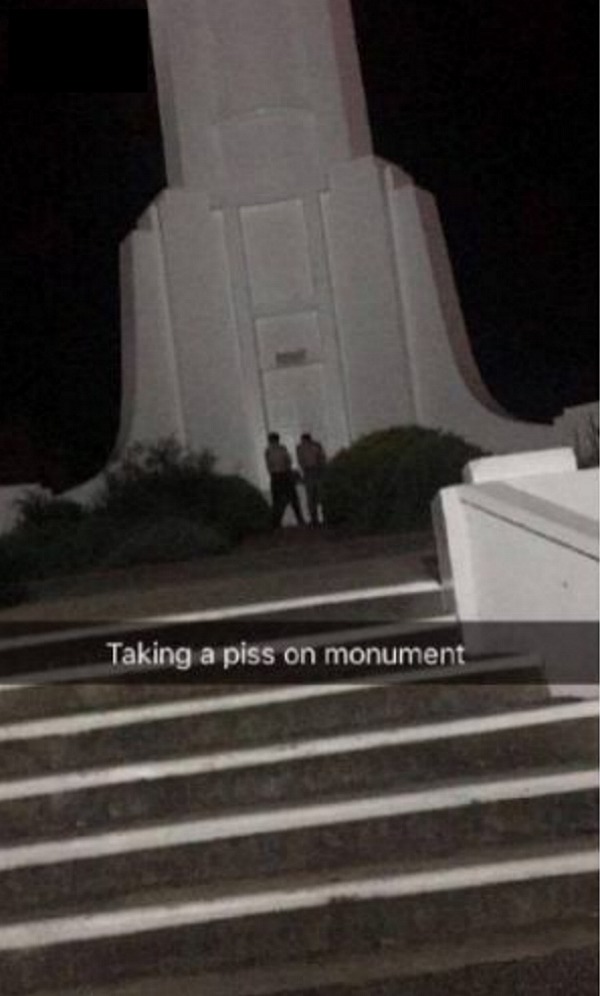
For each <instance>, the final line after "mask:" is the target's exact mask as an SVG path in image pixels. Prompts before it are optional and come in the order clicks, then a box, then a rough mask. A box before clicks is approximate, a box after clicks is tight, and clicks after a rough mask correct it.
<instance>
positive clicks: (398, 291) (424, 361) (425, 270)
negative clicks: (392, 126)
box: [120, 0, 551, 484]
mask: <svg viewBox="0 0 600 996" xmlns="http://www.w3.org/2000/svg"><path fill="white" fill-rule="evenodd" d="M149 11H150V21H151V29H152V44H153V51H154V61H155V68H156V76H157V82H158V91H159V101H160V111H161V121H162V130H163V139H164V146H165V156H166V162H167V173H168V183H169V186H168V189H167V190H165V191H164V192H163V193H162V194H161V195H160V196H159V197H158V199H157V200H156V202H155V203H154V204H153V205H152V206H151V207H150V208H149V209H148V211H147V212H146V213H145V214H144V216H143V218H142V219H140V222H139V224H138V227H137V229H136V231H135V232H134V233H132V235H131V236H130V237H129V238H128V239H127V240H126V241H125V243H124V245H123V247H122V257H121V259H122V281H123V301H124V307H123V323H124V363H125V368H126V369H125V377H124V385H125V397H124V407H123V420H122V432H121V440H120V442H121V445H126V444H128V443H130V442H133V441H139V440H151V439H156V438H158V437H159V436H161V435H162V436H164V435H165V430H166V429H168V431H169V432H170V433H171V434H172V435H175V436H177V437H178V438H179V439H181V440H182V441H183V442H185V443H187V444H188V445H191V446H193V447H195V448H203V447H207V448H210V449H212V450H213V451H214V452H215V454H216V455H217V456H218V458H219V461H220V465H221V467H222V468H223V469H227V470H232V471H237V472H240V473H243V474H245V475H246V476H248V477H249V478H251V479H252V480H254V481H256V482H257V483H259V484H260V483H263V482H264V468H263V465H262V451H263V448H264V440H265V435H266V433H267V431H268V430H271V429H276V430H278V431H279V432H280V433H281V434H282V436H283V438H284V439H285V440H286V441H288V442H289V443H292V442H293V441H294V440H295V439H296V438H297V437H298V435H299V434H300V433H301V432H302V431H310V432H312V433H313V434H314V435H316V436H318V437H319V438H321V439H322V440H323V442H324V444H325V446H326V448H327V449H328V451H329V452H332V451H334V450H336V449H338V448H339V447H341V446H343V445H346V444H347V443H348V442H350V441H351V440H352V439H354V438H356V437H357V436H360V435H362V434H364V433H366V432H369V431H371V430H374V429H378V428H385V427H387V426H390V425H397V424H402V423H409V422H412V423H414V422H420V423H421V424H424V425H438V426H441V427H443V428H452V429H453V430H455V431H458V432H461V431H462V432H463V434H465V435H466V436H467V437H468V438H470V439H471V440H472V441H474V442H479V443H483V444H484V445H485V446H487V447H489V448H492V449H514V448H519V446H523V447H524V448H525V447H526V448H531V447H532V445H550V444H551V436H550V433H549V431H548V433H547V434H546V430H545V429H544V428H539V429H538V428H537V427H528V426H527V427H525V426H522V425H519V424H518V423H514V422H511V420H509V419H507V418H505V417H503V416H502V414H501V413H500V414H498V413H493V412H492V410H491V409H492V407H493V403H492V402H491V400H490V399H488V397H487V393H486V391H485V388H484V387H483V385H482V384H481V383H480V382H479V381H478V378H477V374H476V370H475V366H474V364H473V362H472V358H471V354H470V349H469V346H468V340H467V337H466V335H465V334H464V329H463V326H462V317H461V313H460V307H459V306H458V303H457V298H456V295H455V292H454V286H453V282H452V276H451V272H450V269H449V266H448V263H447V259H446V257H445V255H444V242H443V236H442V233H441V229H440V226H439V222H438V221H437V216H436V215H435V209H434V207H433V205H432V204H431V201H430V199H428V198H427V196H426V195H424V194H423V193H422V192H420V191H418V190H417V189H416V188H415V186H414V184H413V182H412V180H411V178H410V177H409V176H407V175H406V174H405V173H404V172H403V171H402V170H401V169H400V168H398V167H396V166H392V165H391V164H389V163H385V162H382V161H381V160H379V159H378V158H376V157H375V156H374V155H373V150H372V146H371V137H370V129H369V123H368V116H367V110H366V103H365V95H364V90H363V86H362V81H361V75H360V66H359V60H358V54H357V48H356V41H355V37H354V28H353V22H352V14H351V9H350V4H349V2H348V0H149ZM467 370H468V371H469V373H468V376H467V375H466V374H465V371H467ZM469 379H470V383H469ZM474 385H475V389H476V392H478V394H479V400H477V399H476V397H475V394H473V393H472V388H473V386H474ZM488 402H489V408H488V407H486V406H487V405H488ZM536 434H537V435H536ZM534 437H535V438H534Z"/></svg>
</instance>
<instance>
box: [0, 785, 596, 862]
mask: <svg viewBox="0 0 600 996" xmlns="http://www.w3.org/2000/svg"><path fill="white" fill-rule="evenodd" d="M597 787H598V772H597V771H595V770H589V771H573V772H567V773H563V774H559V775H541V776H537V777H528V778H506V779H495V780H491V779H490V780H487V781H477V782H472V783H468V782H467V783H465V784H461V785H448V786H444V787H437V788H429V789H427V791H426V792H403V793H401V794H391V795H381V796H375V797H373V796H367V797H357V798H353V799H345V800H344V801H343V802H333V803H319V804H317V805H309V806H307V805H304V806H290V807H288V808H285V809H282V808H281V807H280V806H279V807H277V808H275V809H264V810H258V811H252V812H250V813H249V812H244V813H243V815H242V814H240V813H235V814H233V815H229V816H220V817H216V818H209V819H203V820H190V821H185V822H184V821H181V822H177V823H168V824H159V825H155V826H151V827H143V828H142V829H139V830H138V829H136V830H118V831H112V832H111V833H102V834H88V835H86V836H85V837H73V838H67V839H65V838H63V839H62V840H56V841H44V842H43V843H38V844H25V845H18V846H16V847H15V846H13V847H4V848H0V872H3V871H10V870H13V869H15V868H27V867H32V866H41V865H49V864H62V863H64V862H67V861H85V860H86V859H90V858H102V857H107V856H111V855H117V854H135V853H136V852H140V851H150V850H157V849H162V848H167V847H180V846H182V845H186V844H200V843H205V842H209V841H216V840H236V839H241V838H244V837H251V836H254V835H258V834H273V833H286V832H289V831H296V830H307V829H315V828H318V827H328V826H339V825H340V824H344V823H352V824H354V823H361V822H364V821H366V820H379V819H382V820H385V819H391V818H393V817H395V816H404V815H410V814H414V813H435V812H445V811H452V810H456V809H461V808H464V807H469V808H471V807H473V806H485V805H487V804H490V803H497V802H509V801H511V800H516V799H541V798H544V797H547V796H561V797H562V796H563V795H565V794H567V795H570V794H572V793H576V792H586V791H590V790H592V791H593V790H595V789H596V788H597Z"/></svg>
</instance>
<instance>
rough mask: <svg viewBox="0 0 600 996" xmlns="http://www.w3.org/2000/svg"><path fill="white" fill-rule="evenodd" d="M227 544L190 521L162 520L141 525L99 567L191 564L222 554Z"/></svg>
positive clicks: (221, 537)
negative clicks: (188, 562)
mask: <svg viewBox="0 0 600 996" xmlns="http://www.w3.org/2000/svg"><path fill="white" fill-rule="evenodd" d="M228 549H229V544H228V543H227V541H226V540H225V539H224V538H223V536H221V535H220V534H219V533H218V532H217V531H216V529H213V528H212V527H211V526H205V525H202V524H200V523H197V522H193V521H191V520H190V519H182V518H164V519H160V520H159V521H158V522H149V521H145V522H142V523H140V524H138V525H137V526H135V527H134V528H133V530H129V531H128V533H127V535H123V536H122V537H121V541H120V542H116V543H115V545H114V547H113V549H112V551H111V552H110V553H109V554H108V555H107V556H106V558H105V559H104V561H103V563H102V566H103V567H132V566H133V565H135V564H163V563H173V562H176V561H185V560H194V559H196V558H198V557H205V556H214V555H215V554H218V553H224V552H225V551H227V550H228Z"/></svg>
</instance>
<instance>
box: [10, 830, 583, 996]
mask: <svg viewBox="0 0 600 996" xmlns="http://www.w3.org/2000/svg"><path fill="white" fill-rule="evenodd" d="M597 868H598V857H597V853H596V850H595V849H589V848H587V847H585V846H583V847H582V846H579V845H578V843H577V842H574V843H573V845H572V847H571V848H568V847H562V848H556V847H554V848H552V849H550V850H544V849H542V848H539V847H537V848H535V849H533V850H532V852H531V853H527V852H521V853H519V854H518V856H517V855H514V854H511V853H510V852H509V853H508V855H505V856H504V857H503V858H502V859H498V860H496V861H487V862H486V863H485V864H482V863H481V862H479V861H469V862H465V863H463V864H460V865H456V864H455V863H454V862H448V863H447V864H446V866H445V867H444V866H441V865H438V866H436V867H435V868H433V869H429V870H425V871H414V872H409V873H407V872H406V871H403V870H400V871H398V869H397V868H395V867H394V866H389V867H385V868H381V869H380V870H379V871H378V873H377V874H376V875H373V874H372V873H367V874H357V873H356V872H353V873H343V874H340V873H337V874H335V875H333V876H332V875H329V876H325V877H324V876H323V875H319V876H317V877H316V878H313V879H310V877H309V878H307V877H306V876H304V877H301V878H294V877H288V878H285V879H280V880H279V881H278V883H277V886H276V887H267V888H265V884H264V883H263V882H257V883H256V884H255V885H254V886H252V887H251V886H248V888H247V889H246V890H244V891H243V892H241V891H237V892H236V893H234V894H230V895H227V894H224V893H222V892H221V893H219V894H217V893H213V894H212V895H210V894H207V892H206V890H201V891H200V892H198V891H194V890H191V891H190V893H189V895H188V896H187V898H186V899H185V900H183V899H182V898H181V897H180V898H179V899H178V900H177V901H175V902H174V901H166V902H162V903H160V902H156V901H155V902H149V903H148V904H147V905H144V906H139V905H135V904H134V905H131V906H125V907H119V908H114V909H110V910H108V911H105V912H100V913H98V912H90V913H89V914H88V915H86V916H79V915H78V916H74V917H53V918H50V919H47V920H43V919H39V920H34V921H23V922H21V923H11V924H7V925H5V926H3V927H1V928H0V977H1V978H2V985H3V993H5V994H6V996H26V994H34V993H36V992H38V991H40V990H43V989H44V988H45V989H46V990H49V991H50V992H56V993H57V994H58V993H61V994H64V992H65V991H68V989H69V987H73V986H74V985H76V984H77V983H81V982H82V981H85V985H86V986H87V987H88V990H89V991H90V992H96V991H97V990H98V989H99V988H100V987H101V986H103V985H109V984H114V983H123V982H126V981H128V980H138V981H139V980H143V979H149V980H153V982H155V981H156V979H157V978H159V977H163V978H165V979H170V978H172V977H173V976H175V977H176V976H177V975H179V974H181V975H186V974H189V973H190V972H194V971H197V970H198V968H199V967H200V966H201V969H202V971H203V972H206V973H210V972H212V973H219V972H222V973H229V972H231V971H232V970H238V971H239V970H244V969H247V970H248V971H251V970H253V969H256V968H257V967H260V966H261V965H262V966H264V965H268V966H269V968H270V969H271V971H273V970H275V969H277V968H280V969H281V970H282V972H283V971H289V970H293V969H294V968H295V969H296V970H297V969H299V968H301V967H302V964H303V963H305V962H306V961H307V960H310V961H312V962H313V963H314V962H316V961H317V960H319V961H320V962H321V964H323V965H326V963H327V961H328V960H330V959H336V960H338V961H339V960H341V959H343V958H344V957H347V958H356V957H360V956H364V957H366V956H369V957H373V955H374V954H376V953H381V954H382V955H385V954H389V953H392V952H393V953H394V955H396V956H397V957H400V956H401V955H402V954H403V953H404V954H405V955H406V956H407V957H410V956H411V952H413V951H414V949H415V948H416V947H418V946H420V947H421V948H422V949H426V948H429V949H430V951H431V954H432V957H433V956H434V952H435V951H436V949H437V948H438V947H439V945H440V944H441V945H458V946H460V945H461V943H463V941H464V939H465V938H468V937H470V936H475V935H476V936H477V939H478V943H479V944H482V943H485V941H486V939H489V941H490V944H493V940H494V937H497V935H498V934H499V933H502V932H503V931H504V930H506V925H507V924H510V925H511V930H512V931H514V932H515V933H521V934H522V935H524V934H527V935H528V938H529V939H530V940H531V941H532V942H537V943H539V942H540V940H541V939H542V938H543V937H544V935H545V934H546V935H547V933H548V931H549V930H551V929H552V930H557V931H558V930H561V929H562V930H563V932H565V933H568V932H569V931H570V930H573V929H575V928H577V927H578V926H579V925H581V924H585V923H586V922H589V919H590V917H592V916H593V914H594V912H595V910H596V902H597V896H596V893H597V882H596V878H597ZM200 991H201V990H200ZM263 991H264V990H263ZM271 991H272V992H275V991H276V990H271ZM279 991H281V987H280V990H279Z"/></svg>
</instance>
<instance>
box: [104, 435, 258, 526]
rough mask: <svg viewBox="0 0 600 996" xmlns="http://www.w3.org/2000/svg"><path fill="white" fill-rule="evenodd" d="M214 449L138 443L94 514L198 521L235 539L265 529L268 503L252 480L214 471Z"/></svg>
mask: <svg viewBox="0 0 600 996" xmlns="http://www.w3.org/2000/svg"><path fill="white" fill-rule="evenodd" d="M214 464H215V460H214V457H213V456H212V455H211V454H210V453H201V454H194V453H190V452H189V451H187V450H184V449H183V448H182V447H180V446H179V445H178V444H176V443H174V442H172V441H170V440H166V441H164V442H162V443H159V444H157V445H156V446H150V447H136V448H135V449H133V450H131V451H130V452H129V453H128V454H127V455H126V457H125V459H124V460H123V462H122V463H120V464H119V465H118V466H116V467H115V468H114V469H112V470H111V471H109V473H108V474H107V477H106V485H105V490H104V493H103V494H102V496H101V497H100V499H99V500H98V502H97V504H96V507H95V514H96V515H98V516H100V517H106V518H108V519H110V520H111V521H113V522H136V523H137V522H140V521H141V520H144V519H152V520H156V519H163V518H167V519H172V518H175V519H188V520H196V521H197V522H199V523H202V524H204V525H207V526H211V527H213V528H214V529H216V530H217V532H218V533H220V534H221V535H222V536H224V537H226V538H227V539H229V540H232V541H233V542H239V541H240V540H241V539H243V538H244V537H245V536H247V535H250V534H253V533H257V532H263V531H264V530H266V529H268V527H269V522H270V513H269V507H268V505H267V503H266V501H265V500H264V498H263V496H262V495H261V493H260V492H259V491H258V490H257V489H256V488H255V487H253V486H252V485H251V484H249V483H248V481H245V480H244V479H243V478H241V477H236V476H233V475H220V474H217V473H215V470H214Z"/></svg>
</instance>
